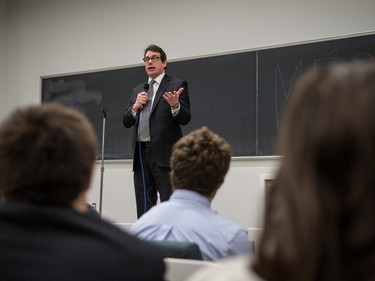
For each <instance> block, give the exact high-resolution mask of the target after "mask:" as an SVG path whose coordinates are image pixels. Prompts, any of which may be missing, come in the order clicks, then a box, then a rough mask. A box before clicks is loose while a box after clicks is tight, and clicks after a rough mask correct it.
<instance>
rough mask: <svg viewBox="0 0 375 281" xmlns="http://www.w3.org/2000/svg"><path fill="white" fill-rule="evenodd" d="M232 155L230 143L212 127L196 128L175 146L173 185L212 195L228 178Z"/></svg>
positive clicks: (173, 154)
mask: <svg viewBox="0 0 375 281" xmlns="http://www.w3.org/2000/svg"><path fill="white" fill-rule="evenodd" d="M231 155H232V150H231V147H230V146H229V144H228V143H227V142H226V141H225V140H224V139H223V138H222V137H220V136H218V135H217V134H215V133H213V132H212V131H210V130H209V129H208V128H206V127H203V128H201V129H197V130H195V131H192V132H191V133H190V134H188V135H186V136H184V137H183V138H181V139H180V140H179V141H178V142H176V143H175V145H174V146H173V150H172V157H171V170H172V172H171V183H172V185H173V188H174V189H189V190H193V191H196V192H198V193H200V194H203V195H205V196H207V197H211V196H212V195H213V194H214V193H215V192H216V190H217V189H218V188H219V187H220V185H221V184H222V183H223V181H224V178H225V175H226V173H227V172H228V169H229V165H230V159H231Z"/></svg>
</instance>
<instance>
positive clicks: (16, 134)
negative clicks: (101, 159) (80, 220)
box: [0, 104, 97, 205]
mask: <svg viewBox="0 0 375 281" xmlns="http://www.w3.org/2000/svg"><path fill="white" fill-rule="evenodd" d="M96 148H97V140H96V136H95V133H94V130H93V128H92V126H91V124H90V123H89V121H88V120H87V119H86V118H85V117H84V116H83V115H82V114H81V113H79V112H77V111H75V110H73V109H70V108H67V107H64V106H62V105H57V104H44V105H41V106H29V107H26V108H23V109H18V110H16V111H14V112H13V113H12V114H11V115H10V117H9V118H8V119H6V120H5V121H4V123H3V124H2V125H1V127H0V159H1V161H0V190H1V192H2V195H3V197H4V199H5V200H6V201H25V202H36V203H45V204H59V205H70V204H71V203H72V201H73V200H74V199H76V198H77V196H78V195H79V194H80V193H81V192H82V191H84V190H86V189H87V188H88V186H89V182H90V177H91V174H92V170H93V165H94V161H95V158H96Z"/></svg>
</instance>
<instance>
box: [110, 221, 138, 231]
mask: <svg viewBox="0 0 375 281" xmlns="http://www.w3.org/2000/svg"><path fill="white" fill-rule="evenodd" d="M113 224H114V225H116V226H117V227H119V228H120V229H122V230H125V231H127V232H130V229H131V227H132V225H133V224H132V223H131V222H115V223H113Z"/></svg>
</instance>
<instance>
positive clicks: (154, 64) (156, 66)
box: [145, 51, 167, 79]
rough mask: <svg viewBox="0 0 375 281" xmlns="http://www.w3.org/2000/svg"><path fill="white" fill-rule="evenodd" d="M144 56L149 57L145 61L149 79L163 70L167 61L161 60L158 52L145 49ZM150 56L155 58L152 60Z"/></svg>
mask: <svg viewBox="0 0 375 281" xmlns="http://www.w3.org/2000/svg"><path fill="white" fill-rule="evenodd" d="M145 58H150V60H149V61H148V62H145V68H146V72H147V75H148V76H149V77H151V79H155V78H156V77H158V76H159V75H160V74H162V73H163V72H164V69H165V67H166V66H167V61H166V60H165V61H164V62H162V61H161V58H160V53H159V52H153V51H147V53H146V55H145ZM152 58H153V59H155V58H157V59H156V61H152Z"/></svg>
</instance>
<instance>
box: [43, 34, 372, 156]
mask: <svg viewBox="0 0 375 281" xmlns="http://www.w3.org/2000/svg"><path fill="white" fill-rule="evenodd" d="M357 59H371V60H374V61H375V35H374V34H370V35H362V36H354V37H349V38H341V39H334V40H325V41H320V42H314V43H305V44H295V45H289V46H282V47H276V48H267V49H262V50H249V51H243V52H237V53H229V54H220V55H214V56H209V57H201V58H192V59H186V60H180V61H171V62H169V63H168V69H167V73H168V74H169V75H171V76H174V77H178V78H182V79H186V80H187V81H188V86H189V93H190V102H191V113H192V120H191V122H190V123H189V124H188V125H186V126H184V127H183V132H184V134H186V133H188V132H190V131H191V130H193V129H195V128H200V127H202V126H207V127H209V128H210V129H212V130H213V131H214V132H216V133H218V134H219V135H221V136H223V137H224V138H225V139H226V140H227V141H228V142H229V143H230V144H231V146H232V149H233V156H267V155H274V154H275V150H274V146H275V141H276V138H277V134H278V129H279V125H280V119H281V116H282V112H283V109H284V107H285V104H286V103H287V101H288V99H289V97H290V93H291V89H292V88H293V85H294V83H295V82H296V80H297V79H298V78H299V77H300V76H301V75H302V73H303V72H304V71H306V70H307V69H308V68H310V67H315V66H318V65H323V64H327V63H332V62H337V61H344V60H345V61H348V60H349V61H354V60H357ZM41 80H42V95H41V97H42V102H43V103H44V102H52V101H54V102H60V103H63V104H66V105H69V106H72V107H74V108H76V109H78V110H80V111H81V112H83V113H84V114H86V116H87V117H88V118H89V120H90V121H91V122H92V123H93V125H94V128H95V130H96V133H97V136H98V139H99V147H98V159H100V158H101V154H102V152H101V147H102V135H103V113H102V111H103V109H107V118H106V119H105V148H104V158H105V159H131V158H132V147H131V143H132V134H133V129H132V128H131V129H126V128H125V127H124V126H123V125H122V121H121V115H122V113H123V111H124V109H125V106H126V104H127V102H128V100H129V96H130V93H131V90H132V88H133V87H134V86H135V85H137V84H140V83H144V82H146V80H147V76H146V74H145V70H144V67H143V65H139V66H132V67H123V68H116V69H109V70H98V71H92V72H86V73H79V74H65V75H54V76H48V77H47V76H46V77H41Z"/></svg>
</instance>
